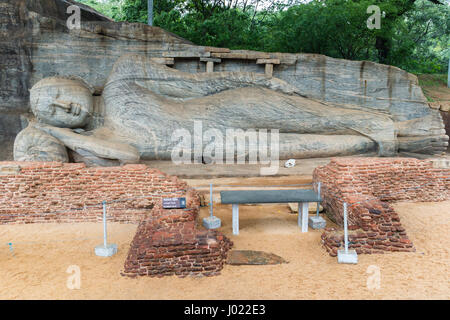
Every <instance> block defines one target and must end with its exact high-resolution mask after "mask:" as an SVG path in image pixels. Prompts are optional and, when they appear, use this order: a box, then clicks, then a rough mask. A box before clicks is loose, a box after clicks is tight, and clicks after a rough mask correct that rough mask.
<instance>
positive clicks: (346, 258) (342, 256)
mask: <svg viewBox="0 0 450 320" xmlns="http://www.w3.org/2000/svg"><path fill="white" fill-rule="evenodd" d="M338 262H339V263H351V264H356V263H358V255H357V254H356V251H355V250H353V249H352V250H349V249H348V221H347V202H344V250H338Z"/></svg>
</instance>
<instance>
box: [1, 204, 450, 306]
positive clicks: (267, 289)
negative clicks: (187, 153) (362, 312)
mask: <svg viewBox="0 0 450 320" xmlns="http://www.w3.org/2000/svg"><path fill="white" fill-rule="evenodd" d="M395 207H396V209H397V210H398V212H399V214H400V217H401V220H402V222H403V224H404V226H405V227H406V230H407V232H408V234H409V236H410V238H411V239H412V240H413V242H414V244H415V246H416V248H417V252H415V253H389V254H383V255H361V256H359V259H360V262H359V264H358V265H340V264H338V263H337V260H336V258H332V257H330V256H328V255H327V254H326V253H325V250H324V249H323V248H321V246H320V232H319V231H314V230H312V231H310V232H309V233H306V234H302V233H300V231H299V229H298V227H297V226H296V219H297V216H296V215H294V214H290V213H289V209H288V208H287V206H285V205H265V206H242V207H241V210H240V214H241V221H240V224H241V234H240V235H239V236H232V235H231V208H229V207H228V206H219V205H218V206H216V208H215V214H216V215H217V216H219V217H221V218H222V221H223V227H222V228H221V230H222V231H223V232H224V233H226V234H227V235H229V236H230V237H231V238H232V239H233V241H234V242H235V248H237V249H254V250H263V251H267V252H272V253H275V254H278V255H280V256H282V257H283V258H285V259H286V260H288V261H290V263H288V264H283V265H274V266H229V265H226V266H225V268H224V270H223V271H222V275H220V276H218V277H213V278H205V277H204V278H185V279H180V278H177V277H166V278H146V277H144V278H139V279H129V278H123V277H121V276H120V275H119V272H120V270H121V268H122V266H123V262H124V260H125V257H126V254H127V249H128V246H129V243H130V241H131V239H132V237H133V235H134V233H135V230H136V226H135V225H123V224H122V225H121V224H110V225H109V234H110V239H111V242H114V243H117V244H118V245H119V253H118V254H117V255H116V256H114V257H112V258H100V257H96V256H95V255H94V252H93V249H94V247H95V246H96V245H97V244H100V243H101V237H102V227H101V224H95V223H82V224H35V225H10V226H0V298H2V299H401V298H403V299H449V298H450V279H449V277H450V254H449V250H450V249H449V246H450V236H449V232H448V231H449V228H450V225H449V222H450V216H449V212H450V201H447V202H441V203H398V204H396V205H395ZM207 211H208V208H203V209H202V213H201V215H202V216H205V215H207V214H208V212H207ZM74 239H75V240H74ZM9 242H12V243H13V252H11V250H10V248H9V246H8V243H9ZM71 265H76V266H79V268H80V271H81V288H80V289H78V290H77V289H75V290H71V289H68V287H67V281H68V278H69V277H70V276H71V274H69V273H67V269H68V268H69V266H71ZM370 266H372V267H370ZM378 268H379V269H378ZM377 270H379V271H380V282H379V283H380V288H379V289H376V284H377V281H376V272H377ZM373 280H375V281H373ZM368 282H369V287H368V286H367V283H368Z"/></svg>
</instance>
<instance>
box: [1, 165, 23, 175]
mask: <svg viewBox="0 0 450 320" xmlns="http://www.w3.org/2000/svg"><path fill="white" fill-rule="evenodd" d="M19 172H20V166H18V165H13V164H11V165H0V175H1V176H5V175H16V174H18V173H19Z"/></svg>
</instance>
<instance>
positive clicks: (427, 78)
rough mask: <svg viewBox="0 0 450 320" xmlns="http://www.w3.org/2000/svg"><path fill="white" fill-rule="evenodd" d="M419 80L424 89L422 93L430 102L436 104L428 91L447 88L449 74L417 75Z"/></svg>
mask: <svg viewBox="0 0 450 320" xmlns="http://www.w3.org/2000/svg"><path fill="white" fill-rule="evenodd" d="M417 77H418V79H419V85H420V86H421V87H422V91H423V93H424V95H425V97H426V98H427V100H428V102H434V101H435V100H434V99H433V98H432V97H431V95H430V92H429V90H428V89H431V88H433V89H434V88H437V87H444V88H447V74H446V73H442V74H417Z"/></svg>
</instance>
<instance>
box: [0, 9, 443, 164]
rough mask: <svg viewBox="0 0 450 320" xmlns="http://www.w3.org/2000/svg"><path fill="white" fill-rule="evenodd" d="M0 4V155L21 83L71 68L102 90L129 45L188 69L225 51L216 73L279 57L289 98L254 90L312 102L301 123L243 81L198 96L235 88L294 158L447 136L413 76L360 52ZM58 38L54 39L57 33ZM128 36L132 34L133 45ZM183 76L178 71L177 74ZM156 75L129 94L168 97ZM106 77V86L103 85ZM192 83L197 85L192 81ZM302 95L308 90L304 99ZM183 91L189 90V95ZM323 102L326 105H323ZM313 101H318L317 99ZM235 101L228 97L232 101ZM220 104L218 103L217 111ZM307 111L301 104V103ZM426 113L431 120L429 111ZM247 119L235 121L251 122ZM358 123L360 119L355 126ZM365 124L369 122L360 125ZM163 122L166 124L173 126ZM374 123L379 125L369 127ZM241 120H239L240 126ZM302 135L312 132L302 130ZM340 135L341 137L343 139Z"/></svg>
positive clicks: (162, 148) (437, 146)
mask: <svg viewBox="0 0 450 320" xmlns="http://www.w3.org/2000/svg"><path fill="white" fill-rule="evenodd" d="M0 4H1V5H0V14H1V15H2V17H4V18H5V19H2V20H1V22H0V27H1V28H0V30H1V31H0V32H1V34H2V35H4V37H2V38H1V39H2V40H0V47H1V48H2V49H3V50H2V51H0V57H1V59H0V70H1V71H0V72H1V73H2V74H1V75H2V76H1V77H0V141H2V142H1V143H2V146H5V150H6V151H5V150H1V151H0V156H1V157H6V158H10V157H11V156H10V153H11V152H8V151H7V148H6V147H7V146H9V145H12V143H11V141H12V140H13V139H14V137H15V136H16V135H17V133H18V132H19V131H20V130H21V129H23V126H22V125H21V122H20V115H22V114H26V113H27V112H28V111H29V104H28V100H29V99H28V98H29V97H28V90H29V89H30V88H31V87H32V86H33V85H34V84H36V83H37V82H38V81H39V80H41V79H43V78H46V77H49V76H53V75H55V74H58V75H63V76H76V77H79V78H82V79H83V80H84V82H86V83H89V85H90V86H92V88H93V90H94V92H95V94H96V95H100V94H101V93H102V91H103V89H104V84H105V83H107V81H106V80H107V77H108V74H109V73H110V71H111V69H112V67H113V64H114V63H115V62H116V61H117V59H118V58H119V57H121V56H123V55H124V54H126V53H130V52H131V53H134V54H138V55H145V56H146V57H148V59H153V63H155V62H156V63H155V64H157V63H161V61H162V60H155V59H160V58H165V57H168V58H174V59H175V60H174V68H175V69H178V70H180V71H184V72H187V73H197V72H198V70H204V69H203V68H204V63H202V62H200V61H199V58H201V57H213V58H221V59H226V61H223V63H221V64H220V65H218V66H216V70H215V71H216V72H214V73H211V74H216V73H217V74H222V76H224V75H225V74H226V73H227V72H230V71H231V72H233V73H237V74H238V75H239V77H240V79H239V80H240V81H241V80H242V77H243V75H242V74H244V73H245V74H251V75H253V74H258V73H259V74H261V73H263V72H264V71H263V68H262V66H260V65H257V64H256V63H248V62H247V61H245V62H243V61H242V60H257V59H278V60H279V61H280V64H281V65H280V66H279V67H278V68H276V69H275V70H273V74H272V76H273V77H274V78H273V79H274V80H275V79H277V80H279V79H281V80H284V81H285V83H288V84H289V85H291V86H292V87H293V88H295V90H294V92H295V94H294V95H293V96H295V97H290V98H287V99H286V97H284V96H279V95H275V96H273V97H272V93H271V92H272V91H265V92H261V94H260V96H264V97H269V101H268V102H267V103H266V101H264V104H266V105H267V104H278V101H279V100H282V101H281V103H280V105H279V107H280V108H283V107H285V106H286V105H294V106H302V108H303V105H311V106H312V107H313V109H314V110H315V109H317V110H318V114H314V115H313V117H312V118H313V119H311V116H306V115H305V114H303V115H301V116H299V117H294V118H293V119H292V120H291V123H294V122H295V123H297V124H298V123H302V124H309V126H308V127H307V128H305V125H301V126H299V127H297V128H295V129H292V124H291V125H288V124H286V123H280V119H281V118H282V117H279V118H278V119H275V121H274V119H273V118H267V113H271V112H275V113H276V112H277V110H275V109H270V108H268V109H266V112H267V113H265V112H259V110H258V108H252V109H251V110H248V109H249V108H248V104H250V103H251V102H250V100H251V99H253V98H254V97H256V96H255V92H253V93H250V94H249V92H246V91H247V90H241V91H237V92H233V90H229V89H236V88H228V89H224V90H226V91H230V92H229V93H225V92H222V91H223V90H222V89H220V90H219V91H220V92H212V93H214V94H211V92H209V93H208V94H210V95H211V97H210V98H209V100H208V99H207V98H206V97H205V98H204V99H205V100H203V102H204V105H208V106H209V105H212V104H214V103H215V101H216V99H217V98H219V99H220V98H222V96H221V95H224V96H225V100H227V99H231V96H232V95H233V94H235V93H238V94H237V96H238V97H240V98H241V97H245V98H246V100H245V99H244V100H241V101H240V103H241V104H243V103H244V104H243V106H245V107H246V109H247V111H246V112H248V119H253V117H254V116H255V115H257V114H260V115H261V116H265V118H266V119H267V120H268V123H269V125H267V123H264V122H263V121H262V122H261V124H260V126H261V128H263V127H264V128H265V129H270V128H272V126H276V129H280V138H282V140H280V141H284V143H282V145H281V147H282V148H284V150H285V151H284V152H285V154H287V155H288V158H290V157H293V156H294V155H298V156H299V157H314V156H330V155H348V154H357V153H366V152H372V151H376V149H378V153H379V154H380V155H390V154H396V153H397V151H405V152H407V151H411V152H421V153H425V154H436V153H441V152H443V150H445V149H446V147H447V144H448V143H447V141H448V136H447V135H446V134H445V133H443V132H442V130H443V128H441V124H442V118H441V116H440V115H439V113H438V112H437V111H436V110H433V109H431V108H429V107H428V103H427V101H426V98H425V97H424V95H423V93H422V91H421V89H420V87H419V85H418V81H417V77H415V76H414V75H412V74H408V73H407V72H404V71H402V70H400V69H398V68H395V67H391V66H386V65H381V64H376V63H372V62H366V61H363V62H360V61H347V60H343V59H333V58H329V57H325V56H322V55H318V54H289V53H264V52H254V51H246V50H229V49H227V48H208V47H201V46H195V45H193V44H192V43H190V42H189V41H186V40H184V39H181V38H180V37H177V36H176V35H173V34H171V33H169V32H166V31H164V30H162V29H160V28H157V27H150V26H146V25H144V24H130V23H122V22H121V23H115V22H112V21H111V20H110V19H108V18H106V17H104V16H102V15H101V14H99V13H97V12H95V11H94V10H92V9H90V8H89V7H87V6H84V5H81V4H78V5H79V6H80V7H81V18H82V19H81V21H82V23H81V29H80V30H76V29H75V30H69V29H68V28H67V24H66V21H67V17H68V15H67V7H68V6H69V5H72V4H74V2H73V1H69V0H35V1H25V0H17V1H14V3H11V1H10V0H0ZM55 39H58V42H56V41H55ZM130 42H132V43H133V45H132V46H130ZM55 48H57V50H55ZM178 58H180V59H178ZM164 61H167V60H164ZM164 61H163V62H164ZM130 62H131V63H132V61H130ZM93 70H95V72H93ZM164 72H165V71H164ZM169 74H171V73H169ZM182 76H183V77H184V74H183V75H182ZM244 78H245V76H244ZM186 79H189V78H186ZM155 81H156V82H157V84H155ZM177 81H178V82H179V83H180V84H182V83H183V81H180V80H176V82H177ZM163 82H164V81H160V80H158V77H154V75H152V76H151V77H149V78H146V80H145V81H141V82H137V81H136V79H133V80H131V81H130V82H129V83H127V85H132V87H136V86H137V87H140V88H138V89H137V90H134V89H132V92H134V94H136V92H139V93H142V91H141V90H144V89H143V88H142V86H141V85H142V84H143V83H144V87H146V86H153V87H152V88H151V89H150V91H151V94H155V93H156V94H157V95H162V96H163V97H166V93H165V92H162V91H164V90H167V88H168V86H170V85H171V83H167V85H165V84H164V83H163ZM256 82H258V81H256ZM242 83H243V84H245V85H246V86H250V87H252V88H251V89H252V90H255V89H258V90H259V89H261V87H263V88H266V87H265V86H262V85H259V84H256V83H255V82H252V83H251V84H250V85H248V81H243V82H242ZM242 83H240V84H239V86H241V84H242ZM110 86H113V85H111V84H110ZM155 86H161V88H158V90H160V89H161V90H160V91H158V90H155V88H156V87H155ZM194 87H195V86H194ZM281 87H282V85H281ZM147 89H148V88H147ZM179 89H180V87H177V86H175V91H177V92H171V96H172V99H173V100H174V101H175V102H180V101H179V100H182V99H183V96H185V95H186V93H183V92H182V91H179ZM184 89H185V91H189V90H186V88H184ZM240 89H242V88H240ZM271 89H272V90H273V88H271ZM193 90H194V91H196V90H198V88H194V89H193ZM144 91H145V90H144ZM282 91H283V90H281V92H282ZM180 92H181V97H178V96H177V94H180ZM278 92H280V91H278ZM284 93H285V92H284ZM191 94H192V92H191ZM216 94H217V95H216ZM202 96H203V95H200V96H199V97H202ZM299 96H301V97H302V98H304V99H305V100H304V101H303V102H301V103H300V101H299V99H298V97H299ZM179 98H181V99H179ZM190 98H192V96H191V97H189V98H187V99H190ZM177 99H178V100H177ZM142 100H145V99H142ZM192 100H194V99H192ZM283 100H284V102H283ZM315 100H320V101H318V102H317V101H315ZM225 102H226V103H228V102H227V101H225ZM72 103H77V102H76V101H73V102H72ZM245 103H247V106H246V105H245ZM316 103H317V105H316ZM324 103H326V104H328V106H327V107H325V104H324ZM138 104H139V102H138ZM175 104H176V103H175ZM62 105H63V106H64V104H62ZM170 105H172V102H171V103H170ZM319 105H320V106H322V109H320V108H315V107H314V106H319ZM233 107H234V106H233V105H230V107H229V108H233ZM330 107H331V109H330ZM71 108H72V107H71ZM339 108H342V109H339ZM169 109H170V107H168V106H166V108H165V111H166V113H168V111H169ZM219 109H220V108H219ZM294 109H296V108H294ZM105 110H106V111H105V112H104V113H102V116H105V120H107V115H108V110H110V106H108V105H106V106H105ZM327 110H335V111H336V115H333V113H332V114H331V116H332V117H331V119H333V121H336V122H335V123H332V124H330V125H326V130H323V126H325V123H324V121H325V120H324V119H327V120H328V118H327V115H328V114H329V112H328V111H327ZM197 111H199V110H196V112H197ZM227 111H228V110H226V108H225V109H224V110H223V111H221V112H223V113H225V112H227ZM304 111H305V112H307V110H304ZM367 111H368V112H367ZM151 112H153V110H152V111H151ZM238 112H239V110H236V111H235V112H234V113H235V114H237V113H238ZM364 112H367V114H373V115H374V120H372V119H370V118H369V117H367V118H365V116H363V117H361V113H362V114H364ZM292 113H295V110H291V111H287V112H285V114H284V116H283V117H289V116H290V115H291V114H292ZM339 114H340V115H341V117H342V118H351V121H350V120H346V121H350V122H352V123H350V125H349V123H345V122H346V121H343V120H344V119H338V116H337V115H339ZM380 117H381V118H380ZM383 117H385V118H386V119H384V118H383ZM144 118H145V117H144ZM427 118H429V119H431V120H426V119H427ZM248 119H242V120H243V121H246V122H249V121H248ZM320 119H322V120H320ZM102 120H103V119H102ZM121 120H124V119H121ZM121 120H116V121H121ZM163 120H164V119H163ZM171 120H173V119H171ZM191 120H192V118H191ZM257 120H258V119H256V120H255V122H257ZM173 121H174V122H176V121H180V120H176V121H175V120H173ZM409 121H411V122H409ZM91 122H93V120H91ZM101 122H102V121H99V123H101ZM106 122H107V121H106ZM125 122H126V121H125ZM206 122H208V121H206ZM321 123H322V124H323V126H322V125H321ZM357 123H359V125H357V128H356V129H355V125H356V124H357ZM418 123H424V125H422V129H423V130H422V129H421V130H420V131H417V130H415V128H416V127H417V124H418ZM236 124H239V122H238V121H237V120H232V121H230V122H229V123H228V124H227V125H231V127H236ZM363 124H364V125H365V127H367V128H368V129H362V127H363ZM380 124H382V125H380ZM65 125H67V123H66V124H65ZM334 126H336V127H334ZM397 126H398V127H401V130H399V131H397V129H396V127H397ZM87 127H89V128H92V127H93V129H96V128H98V125H97V124H96V125H95V126H93V125H92V123H88V125H87ZM168 127H169V129H172V127H171V126H170V125H169V126H168ZM237 127H239V126H237ZM343 127H345V128H347V129H344V131H345V130H348V132H351V133H348V134H346V133H344V132H342V128H343ZM375 127H379V128H378V129H377V130H375ZM242 128H243V129H245V128H246V127H245V126H242ZM349 128H350V129H349ZM219 129H221V128H219ZM355 130H356V131H355ZM147 131H149V130H147V129H145V130H144V133H145V134H147V133H150V134H156V133H161V132H147ZM157 131H160V130H157ZM367 131H370V132H367ZM113 132H114V130H113ZM172 132H173V131H172ZM377 132H378V133H377ZM380 132H383V133H382V134H381V133H380ZM397 132H398V133H397ZM306 134H311V135H312V136H306ZM338 134H339V135H341V136H338ZM345 135H346V136H348V137H351V138H352V139H354V138H355V137H356V138H357V139H359V140H358V142H355V141H353V142H351V143H350V142H348V140H347V141H346V142H343V143H341V142H340V141H341V140H342V139H341V138H344V136H345ZM169 137H170V135H169ZM126 138H127V137H126ZM309 138H312V140H311V139H309ZM345 139H347V138H344V139H343V140H345ZM125 140H126V141H125V142H126V143H131V144H132V143H135V141H133V142H131V141H128V140H127V139H125ZM156 140H157V139H156ZM288 140H290V141H294V143H295V144H294V145H292V144H291V143H287V142H286V141H288ZM305 140H306V141H309V142H308V144H307V147H306V148H304V147H303V144H302V143H298V141H302V142H303V141H305ZM159 143H160V141H156V142H155V143H150V142H148V141H144V142H141V141H139V142H138V143H136V145H133V146H134V147H136V148H137V149H139V152H140V153H141V156H142V157H143V158H163V159H164V158H168V149H169V148H170V147H171V146H168V145H167V142H163V143H162V144H159ZM323 143H325V145H324V144H323ZM302 147H303V149H302V150H301V151H297V149H296V148H302ZM374 149H375V150H374ZM289 155H290V156H289Z"/></svg>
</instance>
